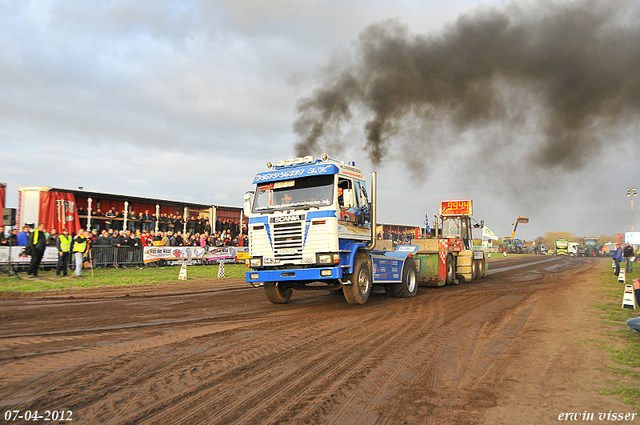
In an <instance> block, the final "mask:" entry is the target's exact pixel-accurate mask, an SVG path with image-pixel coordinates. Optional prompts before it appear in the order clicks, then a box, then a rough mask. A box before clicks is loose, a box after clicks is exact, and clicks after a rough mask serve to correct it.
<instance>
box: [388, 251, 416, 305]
mask: <svg viewBox="0 0 640 425" xmlns="http://www.w3.org/2000/svg"><path fill="white" fill-rule="evenodd" d="M384 291H385V292H386V293H387V296H388V297H391V298H410V297H415V295H416V294H417V293H418V269H417V268H416V264H415V263H414V262H413V259H412V258H407V259H406V260H405V262H404V267H403V268H402V283H395V284H393V285H385V286H384Z"/></svg>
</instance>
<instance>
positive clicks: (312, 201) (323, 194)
mask: <svg viewBox="0 0 640 425" xmlns="http://www.w3.org/2000/svg"><path fill="white" fill-rule="evenodd" d="M333 182H334V176H333V175H328V176H314V177H304V178H301V179H297V180H286V181H279V182H272V183H262V184H258V187H257V188H256V197H255V201H254V203H253V212H265V211H277V210H288V209H292V208H305V207H323V206H327V205H331V204H332V203H333Z"/></svg>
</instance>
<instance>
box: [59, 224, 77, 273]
mask: <svg viewBox="0 0 640 425" xmlns="http://www.w3.org/2000/svg"><path fill="white" fill-rule="evenodd" d="M71 242H73V238H72V237H71V235H69V231H68V230H67V229H62V234H61V235H60V236H58V240H57V243H56V246H57V248H58V265H57V266H56V276H60V272H62V276H63V277H67V272H68V270H69V260H70V258H71Z"/></svg>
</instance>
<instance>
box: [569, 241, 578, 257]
mask: <svg viewBox="0 0 640 425" xmlns="http://www.w3.org/2000/svg"><path fill="white" fill-rule="evenodd" d="M579 246H580V244H578V242H569V246H568V247H567V252H568V253H569V256H570V257H577V256H578V247H579Z"/></svg>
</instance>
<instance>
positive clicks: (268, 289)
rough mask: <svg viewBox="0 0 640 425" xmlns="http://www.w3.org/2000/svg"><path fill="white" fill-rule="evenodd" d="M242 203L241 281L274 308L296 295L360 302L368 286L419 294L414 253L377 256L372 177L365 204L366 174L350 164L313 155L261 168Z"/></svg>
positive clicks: (395, 294) (402, 248) (399, 251)
mask: <svg viewBox="0 0 640 425" xmlns="http://www.w3.org/2000/svg"><path fill="white" fill-rule="evenodd" d="M267 170H268V171H266V172H263V173H259V174H257V175H256V177H255V178H254V180H253V183H254V184H255V189H254V190H253V191H249V192H247V193H246V194H245V197H244V211H245V214H246V215H247V217H249V226H248V227H249V229H248V230H249V259H247V260H246V261H247V266H248V267H249V268H250V269H251V271H248V272H247V274H246V279H247V282H249V283H251V284H253V285H254V286H259V285H262V286H264V290H265V293H266V296H267V299H268V300H269V301H271V302H272V303H276V304H281V303H286V302H288V301H289V299H290V298H291V294H292V293H293V291H294V290H317V289H324V290H331V291H333V292H334V293H339V292H340V291H342V292H343V293H344V297H345V299H346V300H347V302H348V303H350V304H364V303H366V302H367V300H368V298H369V294H370V293H371V290H372V287H373V285H383V286H384V288H385V291H386V293H387V295H389V296H391V297H412V296H414V295H415V294H416V293H417V291H418V282H417V274H418V269H419V266H420V262H419V261H414V258H413V255H414V254H415V253H416V251H417V249H418V247H417V246H411V245H404V246H400V247H399V248H398V249H397V250H396V251H390V252H387V251H376V250H375V245H376V238H375V229H376V226H375V223H376V173H375V172H372V173H371V198H370V197H369V192H368V191H367V186H366V182H365V179H364V175H363V173H362V170H360V168H357V167H356V166H355V163H353V162H351V163H348V164H344V163H342V162H340V161H336V160H333V159H331V158H329V157H328V156H327V155H326V154H324V155H322V157H321V158H320V159H315V158H314V157H312V156H306V157H304V158H293V159H287V160H281V161H278V162H276V163H275V164H273V163H271V162H269V163H267Z"/></svg>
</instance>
